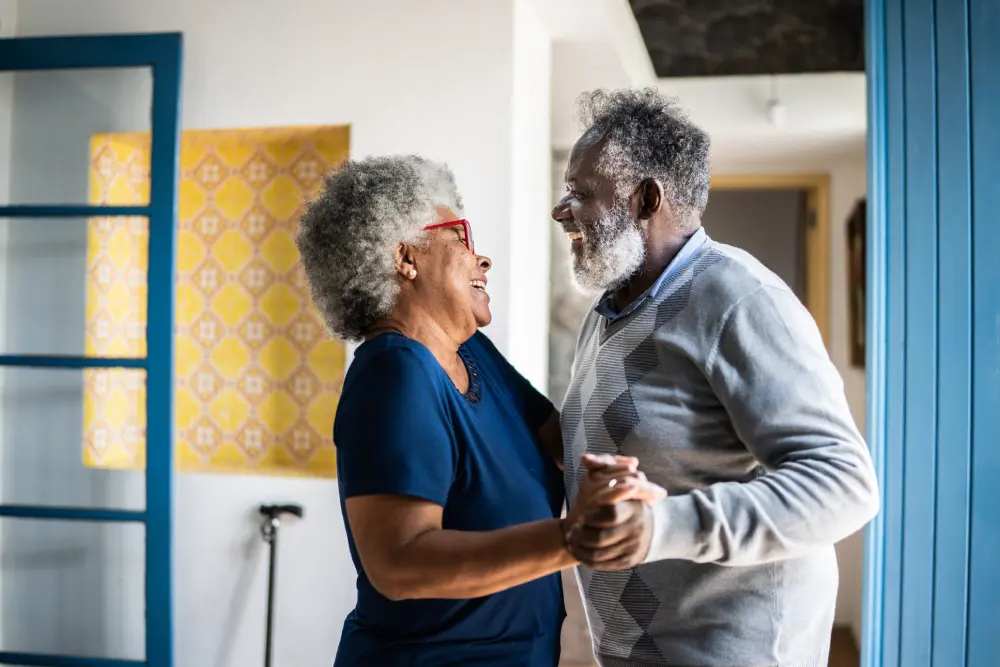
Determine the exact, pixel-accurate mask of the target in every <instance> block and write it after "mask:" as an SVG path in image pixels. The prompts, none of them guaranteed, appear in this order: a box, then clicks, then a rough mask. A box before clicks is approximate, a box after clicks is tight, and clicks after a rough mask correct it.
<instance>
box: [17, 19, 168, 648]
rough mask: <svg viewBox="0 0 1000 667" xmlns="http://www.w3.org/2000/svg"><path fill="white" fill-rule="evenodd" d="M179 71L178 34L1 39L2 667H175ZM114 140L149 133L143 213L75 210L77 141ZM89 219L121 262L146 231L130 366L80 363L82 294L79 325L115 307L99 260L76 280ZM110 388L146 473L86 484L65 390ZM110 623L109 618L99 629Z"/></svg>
mask: <svg viewBox="0 0 1000 667" xmlns="http://www.w3.org/2000/svg"><path fill="white" fill-rule="evenodd" d="M181 57H182V40H181V36H180V35H178V34H149V35H108V36H85V37H84V36H81V37H61V38H30V39H5V40H0V77H4V78H3V79H2V80H0V166H3V167H5V168H4V169H0V222H2V225H3V230H2V232H3V233H2V235H0V236H2V239H0V240H2V244H3V254H2V255H0V257H2V258H3V267H2V274H0V275H2V280H0V289H2V290H3V297H4V301H3V306H4V308H5V309H6V310H5V311H4V312H2V313H0V315H2V317H3V320H4V329H3V335H2V336H0V343H2V348H0V372H2V373H3V377H2V380H0V398H2V400H0V422H2V423H3V430H2V437H0V451H2V453H3V462H2V476H0V527H2V529H3V530H2V531H0V553H2V554H3V556H4V558H3V560H2V563H3V567H2V569H0V599H2V600H3V606H2V608H0V664H11V665H38V666H50V667H110V666H112V665H114V666H119V667H123V666H129V665H150V666H151V667H170V666H171V665H172V632H171V625H172V618H171V615H172V604H171V485H172V441H173V424H174V415H173V400H172V399H173V356H174V355H173V330H174V267H175V266H176V263H175V245H176V243H175V237H176V228H175V221H176V205H177V204H176V202H177V173H178V142H179V131H178V114H179V103H180V76H181ZM143 95H145V96H146V97H145V99H146V100H147V101H146V102H145V104H140V102H139V100H138V98H140V97H142V96H143ZM126 117H129V118H132V119H133V120H132V121H127V120H123V119H124V118H126ZM129 123H132V125H130V124H129ZM136 123H138V126H133V125H135V124H136ZM123 124H124V125H123ZM123 127H124V129H129V130H144V131H151V135H152V150H151V156H152V157H151V159H150V163H149V164H148V165H146V166H148V168H149V178H148V181H147V183H148V194H146V195H145V196H146V202H145V203H144V204H142V205H137V206H99V205H91V204H88V203H87V202H88V201H90V199H89V198H88V186H87V179H88V173H92V170H94V169H96V170H97V172H98V173H99V172H100V170H101V164H100V163H99V161H98V163H97V164H96V166H94V163H92V158H93V156H90V155H89V153H88V143H87V138H88V137H90V136H93V135H94V134H100V133H103V132H110V131H115V130H119V129H122V128H123ZM4 132H6V135H5V134H4ZM5 149H6V150H5ZM132 185H135V184H134V183H133V184H132ZM126 186H128V184H125V185H124V186H123V187H126ZM116 187H117V185H116ZM97 218H100V219H102V220H103V221H104V223H103V224H106V225H107V226H108V230H109V233H110V234H112V235H114V234H118V232H121V234H119V235H118V236H116V237H114V238H116V239H119V240H121V242H122V243H124V244H125V248H126V250H128V248H129V247H130V246H129V245H128V244H129V243H132V241H129V237H128V234H129V233H130V231H131V232H134V231H135V229H137V227H136V225H138V226H139V227H142V230H141V231H142V233H143V234H145V231H146V229H148V249H147V248H145V247H144V246H143V244H141V243H140V244H138V245H135V247H133V248H132V249H131V251H137V250H136V248H140V246H143V249H142V251H143V252H146V254H147V258H146V259H147V262H148V263H147V266H148V270H147V275H146V276H145V277H142V278H135V279H136V280H139V281H140V282H141V281H142V280H145V284H146V286H147V287H146V289H147V291H146V304H147V309H146V313H147V315H146V326H145V329H144V332H143V331H142V328H141V326H140V327H139V328H138V331H139V335H140V336H141V335H143V334H144V336H145V351H146V353H145V355H143V356H140V355H137V356H134V357H111V356H88V355H87V354H85V353H84V346H83V345H82V341H83V340H84V334H85V329H84V327H86V326H89V325H91V324H92V318H90V315H87V316H86V317H84V315H85V313H84V306H83V305H82V304H83V303H84V301H86V299H85V297H84V294H85V289H84V285H85V284H88V281H97V282H98V283H100V282H101V281H105V282H110V283H111V284H108V285H106V287H107V292H106V293H102V296H101V297H100V299H99V300H98V299H95V300H94V301H93V303H90V302H88V304H87V308H91V307H93V308H96V309H98V310H99V309H100V308H101V307H103V304H105V301H103V300H107V299H111V300H113V299H115V298H118V297H117V296H116V295H119V296H120V292H115V291H114V290H115V285H114V284H113V283H114V281H113V280H111V281H106V280H105V278H106V277H107V276H108V275H112V276H113V275H114V273H113V270H114V262H113V260H111V261H110V262H109V263H108V264H107V266H106V267H105V266H103V265H98V266H96V268H95V267H90V268H91V269H92V270H93V271H94V273H92V274H86V271H85V269H86V264H85V262H86V261H87V258H86V256H85V255H86V253H87V252H89V251H88V250H87V248H88V241H87V238H88V237H87V228H88V227H87V226H88V221H92V220H94V219H97ZM98 264H100V263H98ZM128 279H133V278H128ZM91 314H92V313H91ZM88 318H90V319H88ZM88 323H89V324H88ZM95 335H100V332H98V334H95ZM112 371H113V372H118V373H128V372H131V373H134V374H135V377H136V378H137V379H138V381H140V382H144V383H145V396H146V401H145V406H138V408H137V407H136V406H130V409H136V411H137V412H136V414H141V413H142V409H141V408H142V407H144V412H145V431H144V433H140V434H139V436H138V438H140V439H144V441H145V462H144V465H143V466H140V469H139V470H138V471H132V472H131V473H130V472H128V471H124V470H122V471H119V470H84V466H83V462H82V461H81V457H82V454H81V453H82V451H83V443H82V442H81V433H82V427H81V414H82V413H84V412H85V411H86V407H85V405H86V402H87V400H86V392H85V391H84V388H83V384H82V383H81V381H80V378H83V377H87V374H89V377H91V379H93V378H97V380H96V381H97V382H100V374H101V373H109V372H112ZM125 399H126V401H127V397H125ZM81 406H83V407H81ZM126 407H129V406H126ZM98 439H101V438H98ZM100 444H101V443H97V445H98V446H99V445H100ZM67 452H69V455H68V456H64V454H65V453H67ZM74 453H75V456H74V455H73V454H74ZM112 467H113V466H112ZM130 475H131V477H130ZM136 552H138V553H136ZM74 568H75V569H74ZM74 572H76V573H78V574H74ZM79 573H86V574H79ZM133 574H135V577H134V578H135V581H134V584H135V585H134V586H131V588H130V587H129V583H128V582H127V581H125V580H126V579H128V578H129V577H130V576H132V575H133ZM81 579H84V580H85V581H81ZM95 582H96V583H95ZM133 589H134V590H133ZM80 596H83V597H80ZM111 608H115V609H118V612H117V614H118V615H117V616H115V617H114V619H113V621H107V622H105V623H103V624H102V622H101V619H102V618H105V617H106V615H105V612H106V609H111ZM107 618H110V616H108V617H107ZM136 637H139V641H138V642H136ZM67 647H68V648H69V649H74V648H75V649H76V650H65V649H66V648H67ZM108 647H111V648H108ZM115 647H117V649H116V648H115ZM121 647H130V648H125V649H122V648H121ZM60 649H63V650H60ZM105 649H107V650H105ZM115 653H124V654H125V655H115Z"/></svg>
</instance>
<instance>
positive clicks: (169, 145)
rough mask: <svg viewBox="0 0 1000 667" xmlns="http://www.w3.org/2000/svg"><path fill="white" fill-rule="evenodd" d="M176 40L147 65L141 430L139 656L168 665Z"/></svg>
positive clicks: (157, 666) (177, 118)
mask: <svg viewBox="0 0 1000 667" xmlns="http://www.w3.org/2000/svg"><path fill="white" fill-rule="evenodd" d="M181 53H182V39H181V36H180V35H174V36H173V38H172V40H171V44H170V48H166V47H164V48H163V49H162V53H161V57H160V58H158V59H157V61H156V62H155V64H154V66H153V137H152V140H153V143H152V158H151V163H150V208H151V210H152V213H151V215H150V218H149V293H148V329H147V336H146V340H147V349H148V350H149V359H148V364H147V376H146V387H147V394H146V398H147V402H148V403H147V405H148V407H147V410H146V413H147V415H148V418H147V419H148V426H147V434H146V461H147V463H146V513H147V517H148V519H147V525H146V558H147V561H146V627H147V631H146V660H147V661H148V663H149V665H150V667H171V666H172V665H173V601H172V586H171V581H172V572H171V565H170V563H171V558H170V556H171V550H172V549H173V524H172V511H171V505H172V498H173V489H172V484H173V444H174V312H175V307H174V306H175V289H174V288H175V281H174V272H175V267H176V266H177V261H176V248H177V239H176V236H177V225H176V220H177V174H178V172H179V167H180V163H179V153H180V97H181V96H180V89H181Z"/></svg>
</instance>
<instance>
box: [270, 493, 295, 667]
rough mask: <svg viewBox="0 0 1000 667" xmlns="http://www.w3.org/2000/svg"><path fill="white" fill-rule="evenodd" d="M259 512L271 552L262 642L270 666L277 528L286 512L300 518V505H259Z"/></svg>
mask: <svg viewBox="0 0 1000 667" xmlns="http://www.w3.org/2000/svg"><path fill="white" fill-rule="evenodd" d="M260 514H261V516H263V517H264V523H263V524H262V525H261V527H260V534H261V535H262V536H263V537H264V541H265V542H267V544H268V546H269V547H270V552H271V557H270V561H271V562H270V564H269V565H268V573H267V630H266V632H267V635H266V638H265V643H264V667H271V634H272V630H273V627H274V563H275V559H276V557H277V550H278V528H279V527H280V526H281V517H282V516H284V515H286V514H290V515H291V516H294V517H297V518H299V519H301V518H302V505H261V506H260Z"/></svg>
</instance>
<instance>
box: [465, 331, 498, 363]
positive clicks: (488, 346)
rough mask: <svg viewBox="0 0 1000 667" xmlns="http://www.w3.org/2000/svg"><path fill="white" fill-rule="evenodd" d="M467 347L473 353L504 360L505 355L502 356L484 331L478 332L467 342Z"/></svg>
mask: <svg viewBox="0 0 1000 667" xmlns="http://www.w3.org/2000/svg"><path fill="white" fill-rule="evenodd" d="M465 347H466V348H468V349H469V350H471V351H472V352H473V353H476V354H479V355H485V356H487V357H491V358H500V359H503V355H502V354H500V350H498V349H497V347H496V345H494V344H493V341H491V340H490V339H489V336H487V335H486V334H484V333H483V332H482V331H477V332H476V333H474V334H473V335H472V338H470V339H469V340H467V341H465Z"/></svg>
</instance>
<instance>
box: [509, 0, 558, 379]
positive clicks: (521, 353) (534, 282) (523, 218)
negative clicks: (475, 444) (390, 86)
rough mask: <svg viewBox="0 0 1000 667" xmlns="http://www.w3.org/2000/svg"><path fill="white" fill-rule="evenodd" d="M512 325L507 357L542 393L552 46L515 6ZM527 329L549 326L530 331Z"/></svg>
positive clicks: (518, 1)
mask: <svg viewBox="0 0 1000 667" xmlns="http://www.w3.org/2000/svg"><path fill="white" fill-rule="evenodd" d="M514 44H515V49H514V94H513V98H512V100H511V102H512V115H513V125H512V129H511V148H512V151H513V159H512V161H511V170H512V171H511V183H512V186H513V187H512V191H511V194H512V196H511V217H510V248H511V253H510V274H509V275H510V278H511V285H510V294H511V299H512V302H511V305H510V311H509V312H510V317H508V318H507V320H506V322H505V324H506V326H507V340H508V349H507V354H508V356H509V357H510V358H511V359H512V360H513V363H515V364H516V365H517V367H518V369H519V370H520V371H521V373H522V374H524V376H525V377H526V378H527V379H528V380H529V381H531V382H532V384H534V386H535V387H536V388H538V389H539V390H540V391H543V392H544V391H545V389H546V382H547V379H548V353H549V349H548V334H549V327H548V321H549V317H548V313H549V290H548V277H549V276H548V273H549V270H548V266H549V244H548V240H549V235H548V234H547V233H546V232H547V227H548V224H549V220H548V212H549V208H550V202H549V191H550V189H551V182H550V174H551V168H552V166H551V164H552V151H551V148H550V146H551V139H550V129H549V117H550V115H551V100H552V95H551V87H552V40H551V39H550V38H549V35H548V33H547V32H546V30H545V27H544V25H543V24H542V22H541V20H540V18H539V16H538V14H537V8H536V6H535V5H534V4H532V3H531V2H530V0H514ZM526 322H532V323H543V324H542V325H541V327H539V326H525V323H526ZM539 334H541V335H539Z"/></svg>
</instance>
